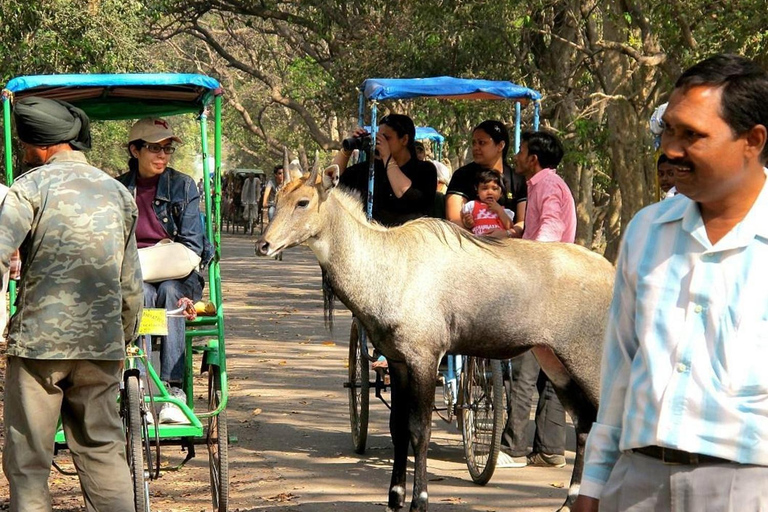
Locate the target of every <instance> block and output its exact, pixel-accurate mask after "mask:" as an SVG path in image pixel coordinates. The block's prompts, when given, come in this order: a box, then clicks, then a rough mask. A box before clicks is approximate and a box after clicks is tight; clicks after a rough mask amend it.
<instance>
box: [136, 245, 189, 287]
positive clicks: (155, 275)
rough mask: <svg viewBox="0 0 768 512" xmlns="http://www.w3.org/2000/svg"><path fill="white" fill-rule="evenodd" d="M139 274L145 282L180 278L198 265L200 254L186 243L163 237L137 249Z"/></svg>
mask: <svg viewBox="0 0 768 512" xmlns="http://www.w3.org/2000/svg"><path fill="white" fill-rule="evenodd" d="M139 263H140V264H141V274H142V276H143V278H144V281H145V282H147V283H160V282H162V281H167V280H169V279H182V278H184V277H187V276H188V275H189V273H190V272H192V271H193V270H195V269H196V268H197V267H198V265H200V256H198V255H197V254H195V252H194V251H192V250H191V249H189V248H188V247H187V246H186V245H184V244H180V243H178V242H172V241H171V240H169V239H167V238H165V239H163V240H160V241H159V242H158V243H157V244H155V245H153V246H151V247H143V248H141V249H139Z"/></svg>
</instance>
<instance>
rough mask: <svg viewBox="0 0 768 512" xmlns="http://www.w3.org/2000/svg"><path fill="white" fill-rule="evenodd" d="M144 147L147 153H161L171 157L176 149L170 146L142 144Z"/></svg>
mask: <svg viewBox="0 0 768 512" xmlns="http://www.w3.org/2000/svg"><path fill="white" fill-rule="evenodd" d="M144 147H145V148H147V151H149V152H150V153H155V154H157V153H159V152H161V151H162V152H163V153H165V154H166V155H172V154H173V152H174V151H176V148H175V147H173V146H171V145H168V146H161V145H160V144H153V143H151V142H150V143H148V144H144Z"/></svg>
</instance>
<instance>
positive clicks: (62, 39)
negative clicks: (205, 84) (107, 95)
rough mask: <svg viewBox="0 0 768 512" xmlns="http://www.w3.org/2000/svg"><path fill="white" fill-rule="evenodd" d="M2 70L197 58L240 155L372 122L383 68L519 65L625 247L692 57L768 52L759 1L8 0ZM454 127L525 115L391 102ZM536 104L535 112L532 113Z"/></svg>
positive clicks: (514, 71)
mask: <svg viewBox="0 0 768 512" xmlns="http://www.w3.org/2000/svg"><path fill="white" fill-rule="evenodd" d="M0 17H2V19H3V22H4V23H3V24H2V27H0V55H1V56H2V57H0V58H2V60H0V72H1V73H2V75H3V77H4V78H6V79H7V78H9V77H11V76H13V75H17V74H21V73H31V72H35V73H41V72H93V71H99V72H111V71H160V70H172V71H199V72H204V73H207V74H210V75H212V76H215V77H216V78H218V79H219V80H220V81H221V82H222V84H223V86H224V88H225V94H226V95H225V98H226V100H225V104H226V111H225V114H224V121H225V134H226V136H227V147H228V149H229V151H228V155H229V157H230V163H231V164H232V167H235V166H238V165H244V166H249V167H260V168H265V169H266V168H269V167H271V164H273V163H274V162H277V161H280V160H281V159H282V148H283V146H287V147H288V148H289V149H290V151H291V152H292V153H293V154H295V155H299V157H300V158H301V159H302V160H303V161H304V163H305V165H306V160H307V157H306V155H307V154H312V153H314V151H315V150H320V151H322V152H324V154H325V155H326V156H329V155H330V152H331V151H334V150H336V149H338V148H339V147H340V141H341V140H342V139H343V138H344V137H345V136H346V134H347V133H348V131H349V130H350V129H351V128H352V127H353V126H354V125H355V124H356V122H357V119H356V117H357V115H356V113H357V90H356V88H357V86H358V85H359V84H360V83H361V82H362V81H363V80H364V79H365V78H370V77H426V76H438V75H451V76H458V77H471V78H486V79H491V80H511V81H513V82H517V83H520V84H522V85H525V86H527V87H531V88H534V89H536V90H538V91H540V92H541V93H542V94H543V100H542V109H543V110H542V126H543V127H544V128H546V129H549V130H552V131H555V132H556V133H558V135H559V136H560V137H561V138H562V139H563V140H564V142H565V145H566V150H567V156H566V159H565V161H564V163H563V164H562V166H561V169H560V172H561V174H562V175H563V176H564V177H565V179H566V181H567V182H568V184H569V186H570V187H571V190H572V191H573V193H574V196H575V198H576V201H577V210H578V215H579V229H578V233H577V238H578V241H579V242H580V243H583V244H585V245H587V246H590V247H595V248H598V249H599V250H604V251H605V253H606V255H607V256H608V257H609V258H610V257H613V256H615V252H616V248H617V246H618V240H619V235H620V233H621V228H622V226H623V225H625V224H626V223H627V222H628V221H629V219H630V218H631V217H632V215H634V213H635V212H636V211H637V210H638V209H640V208H641V207H642V206H644V205H646V204H648V203H649V202H652V201H654V200H656V183H655V164H654V151H653V147H652V144H651V134H650V132H649V129H648V120H649V118H650V116H651V113H652V112H653V110H654V109H655V108H656V107H657V106H658V105H659V104H660V103H662V102H663V101H665V99H666V97H667V96H668V94H669V92H670V89H671V88H672V86H673V83H674V80H675V79H676V77H677V76H678V75H679V74H680V72H681V71H682V70H683V69H685V68H686V67H687V66H689V65H691V64H693V63H694V62H696V61H698V60H700V59H702V58H704V57H706V56H708V55H711V54H713V53H716V52H735V53H740V54H742V55H745V56H748V57H751V58H755V59H756V60H758V61H759V62H760V63H761V64H762V65H763V66H766V65H768V51H766V45H767V44H768V28H767V27H768V23H766V22H767V21H768V14H766V10H765V4H764V2H761V1H758V0H739V1H738V2H731V1H725V0H704V1H702V0H697V1H695V2H694V1H691V0H664V1H661V0H608V1H603V2H599V1H597V0H528V1H525V2H522V1H519V0H498V1H494V2H490V1H486V0H472V1H470V0H439V1H435V0H429V1H427V0H411V1H405V0H390V1H386V2H385V1H381V0H373V1H365V2H363V1H359V0H351V1H343V0H281V1H276V0H261V1H259V2H254V1H252V0H192V1H190V0H154V1H151V0H145V1H136V0H122V1H119V2H118V1H117V0H89V1H88V2H87V7H85V8H83V3H82V2H74V1H68V0H51V1H46V2H42V1H41V0H32V1H28V2H22V1H20V0H6V1H5V2H3V3H2V5H0ZM381 108H383V109H384V110H386V111H397V112H403V113H407V114H409V115H411V116H412V117H413V118H414V120H415V121H416V123H417V124H423V125H430V126H433V127H435V128H437V129H438V130H439V131H440V132H441V133H443V134H444V135H445V136H446V138H447V146H448V155H449V156H450V158H451V160H452V162H453V164H454V166H455V165H459V164H461V163H463V161H464V159H465V152H466V149H467V143H468V140H469V137H470V130H471V128H472V127H473V126H474V125H476V124H478V123H479V122H480V121H482V120H483V119H487V118H497V119H501V120H503V121H504V122H506V123H510V124H511V122H512V119H513V110H512V108H511V106H510V105H509V104H508V103H507V104H504V103H503V102H467V101H462V102H446V101H440V100H414V101H397V102H385V103H384V104H383V105H381ZM524 119H527V120H530V112H524Z"/></svg>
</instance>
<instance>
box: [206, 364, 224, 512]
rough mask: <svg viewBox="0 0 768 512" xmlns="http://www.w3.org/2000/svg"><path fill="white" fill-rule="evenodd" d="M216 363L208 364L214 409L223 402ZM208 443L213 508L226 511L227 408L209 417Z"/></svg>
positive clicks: (210, 394) (209, 398)
mask: <svg viewBox="0 0 768 512" xmlns="http://www.w3.org/2000/svg"><path fill="white" fill-rule="evenodd" d="M219 372H220V369H219V367H218V366H216V365H208V409H209V410H211V411H213V410H215V409H216V408H218V406H219V404H220V403H221V394H222V391H221V374H220V373H219ZM206 444H207V445H208V471H209V474H210V480H211V498H212V503H213V510H214V511H216V512H226V510H227V507H228V506H229V434H228V429H227V410H226V409H222V410H221V412H220V413H219V414H218V415H216V416H211V417H210V418H208V431H207V433H206Z"/></svg>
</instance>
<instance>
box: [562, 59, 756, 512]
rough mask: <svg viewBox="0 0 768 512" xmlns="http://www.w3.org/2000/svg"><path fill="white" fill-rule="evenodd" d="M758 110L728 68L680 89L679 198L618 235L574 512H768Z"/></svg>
mask: <svg viewBox="0 0 768 512" xmlns="http://www.w3.org/2000/svg"><path fill="white" fill-rule="evenodd" d="M766 98H768V73H766V72H765V70H763V69H761V68H760V67H759V66H757V65H756V64H755V63H753V62H752V61H750V60H747V59H745V58H743V57H739V56H735V55H717V56H714V57H711V58H709V59H707V60H705V61H702V62H700V63H699V64H696V65H695V66H693V67H692V68H690V69H688V70H687V71H686V72H685V73H683V75H682V76H681V77H680V79H678V81H677V83H676V84H675V89H674V91H673V92H672V95H671V97H670V100H669V106H668V107H667V110H666V112H665V114H664V116H663V120H664V124H665V128H664V133H663V135H662V149H663V151H664V154H666V155H667V157H668V158H669V159H670V162H671V163H672V164H673V165H675V167H676V170H675V180H676V186H677V189H678V191H679V192H680V194H679V195H677V196H675V197H674V198H672V199H670V200H668V201H662V202H660V203H657V204H654V205H651V206H649V207H647V208H645V209H644V210H642V211H641V212H639V213H638V214H637V216H635V218H634V219H632V221H631V222H630V224H629V226H628V227H627V230H626V232H625V234H624V240H623V242H622V248H621V251H620V256H619V260H618V262H617V268H616V284H615V288H614V297H613V304H612V306H611V311H610V316H609V321H608V326H607V329H606V339H605V346H604V353H603V363H602V365H603V368H602V389H601V395H600V408H599V411H598V417H597V422H596V423H595V424H594V425H593V427H592V431H591V432H590V435H589V440H588V442H587V448H586V463H585V468H584V476H583V479H582V484H581V491H580V497H579V499H578V501H577V502H576V505H575V507H574V509H573V510H574V512H584V511H596V510H598V506H599V510H600V511H604V510H605V511H632V512H643V511H668V510H669V511H675V512H678V511H702V510H706V511H708V512H711V511H714V512H718V511H726V510H727V511H738V512H756V511H758V510H768V371H767V370H766V366H767V365H768V279H766V278H767V277H768V186H766V172H768V171H767V170H766V169H765V167H764V166H765V163H766V161H767V160H768V146H766V138H768V130H767V128H766V127H768V100H767V99H766Z"/></svg>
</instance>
